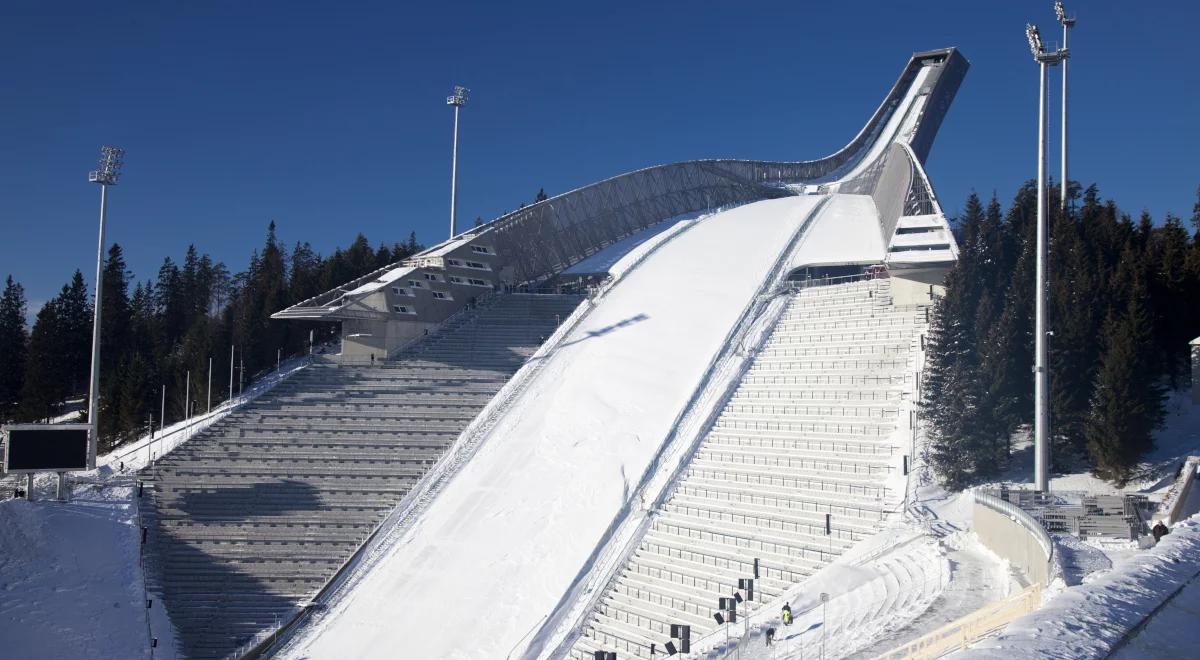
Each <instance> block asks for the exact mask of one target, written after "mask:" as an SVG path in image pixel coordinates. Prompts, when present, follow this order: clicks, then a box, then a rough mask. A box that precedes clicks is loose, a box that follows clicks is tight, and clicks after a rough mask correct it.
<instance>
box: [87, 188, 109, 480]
mask: <svg viewBox="0 0 1200 660" xmlns="http://www.w3.org/2000/svg"><path fill="white" fill-rule="evenodd" d="M107 212H108V186H107V185H105V184H103V183H102V184H100V238H99V240H98V241H97V243H96V306H95V308H94V309H93V310H92V374H91V378H90V380H89V381H88V425H89V426H91V427H92V428H91V436H92V437H91V439H90V441H89V442H88V467H95V465H96V448H97V446H98V445H99V444H100V308H101V303H102V298H103V295H104V286H103V285H104V279H103V278H104V216H105V214H106V213H107Z"/></svg>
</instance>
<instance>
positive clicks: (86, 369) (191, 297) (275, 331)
mask: <svg viewBox="0 0 1200 660" xmlns="http://www.w3.org/2000/svg"><path fill="white" fill-rule="evenodd" d="M422 249H423V248H422V246H421V245H419V244H418V243H417V240H416V234H415V233H410V234H409V237H408V240H407V241H406V242H403V243H395V244H393V245H392V246H390V247H389V246H387V245H384V244H380V245H379V247H378V248H372V247H371V244H370V243H369V242H368V241H367V239H366V237H364V236H363V235H362V234H359V235H358V236H357V238H355V240H354V242H353V243H351V245H350V246H349V247H348V248H346V249H344V250H343V249H341V248H338V249H336V250H335V251H334V252H333V254H331V255H329V256H328V257H322V256H321V255H320V254H318V253H317V252H316V251H314V250H313V248H312V246H311V245H310V244H309V243H306V242H305V243H301V242H298V243H296V244H295V245H294V246H293V247H292V249H291V251H290V253H289V252H287V251H286V248H285V246H283V245H281V244H280V242H279V240H278V239H277V237H276V235H275V223H274V222H271V223H270V225H269V226H268V228H267V237H266V241H265V243H264V244H263V246H262V248H261V249H258V250H255V251H254V253H253V254H252V255H251V257H250V261H249V264H248V265H247V267H246V269H245V270H243V271H240V272H237V273H231V272H230V271H229V269H228V268H227V267H226V266H225V265H224V264H223V263H221V262H218V261H214V260H213V259H212V258H211V257H210V256H209V255H207V254H201V253H200V252H199V251H198V250H197V249H196V247H195V246H194V245H190V246H188V248H187V251H186V252H185V254H184V255H183V258H182V260H181V261H180V262H176V261H175V260H173V259H172V258H170V257H167V258H166V259H164V260H163V263H162V266H160V267H159V269H158V273H157V276H156V277H155V278H153V279H146V280H142V281H138V280H136V279H135V278H134V275H133V273H131V272H130V271H129V269H128V267H127V266H126V262H125V253H124V251H123V249H122V248H121V246H120V245H117V244H113V245H112V247H110V248H109V250H108V254H107V258H106V259H105V263H104V278H103V280H104V284H103V286H104V291H103V295H102V297H101V306H102V310H101V311H102V319H103V320H102V323H101V337H100V382H101V388H100V448H101V450H108V449H111V448H112V447H115V446H117V445H119V444H120V443H122V442H124V441H126V440H129V439H132V438H136V437H139V436H141V435H143V434H144V433H145V432H146V429H147V426H148V424H149V421H150V419H151V418H152V417H153V422H154V425H155V426H158V425H159V424H160V423H163V422H164V421H165V423H166V424H171V423H173V422H176V421H179V420H181V419H184V418H185V417H187V414H186V411H185V410H184V405H185V398H186V399H187V400H190V401H192V402H197V404H198V405H195V406H194V407H193V411H195V412H203V411H204V410H205V409H206V407H207V404H208V401H207V393H208V382H207V379H208V372H209V359H210V358H211V359H212V364H213V367H212V371H213V388H212V404H213V405H214V406H215V405H217V404H218V403H220V402H222V401H224V400H225V399H226V398H227V397H228V393H229V392H228V389H227V384H228V381H227V379H228V378H229V359H230V357H229V356H230V348H231V347H233V349H234V351H235V353H236V356H237V357H236V366H237V369H238V371H239V372H240V373H239V374H238V376H237V378H236V379H237V380H238V381H239V383H238V384H240V382H241V381H243V380H244V381H245V382H250V380H252V379H254V378H256V377H257V376H259V375H261V374H263V373H264V372H267V371H269V370H271V369H274V368H275V364H276V359H277V356H278V355H283V356H290V355H294V354H297V353H300V352H302V351H307V349H308V342H309V332H310V330H311V331H315V332H316V337H317V339H318V340H320V339H323V338H327V337H329V336H330V335H331V334H332V332H334V331H335V327H334V326H332V325H331V324H328V323H326V324H322V323H315V322H313V323H309V322H296V321H288V322H282V321H271V320H270V316H271V314H273V313H275V312H277V311H279V310H281V309H283V308H285V307H287V306H289V305H291V304H294V303H297V302H300V301H303V300H306V299H308V298H311V297H313V296H315V295H318V294H320V293H322V292H324V291H327V290H329V289H332V288H334V287H336V286H338V285H340V284H344V283H345V282H348V281H350V280H353V279H355V278H357V277H360V276H362V275H365V274H367V273H370V272H372V271H374V270H376V269H378V268H382V267H383V266H386V265H388V264H390V263H393V262H395V261H399V260H401V259H404V258H406V257H408V256H410V255H412V254H414V253H416V252H419V251H420V250H422ZM131 287H132V288H131ZM27 306H28V302H27V301H26V298H25V292H24V288H23V287H22V286H21V284H20V283H18V282H16V281H14V280H13V278H12V276H11V275H9V276H8V278H7V279H6V281H5V285H4V291H3V293H2V294H0V420H2V421H8V422H14V421H26V422H28V421H46V420H49V419H50V418H53V417H56V416H60V415H61V414H62V413H63V410H64V406H65V404H66V402H67V401H68V400H71V399H75V398H80V399H84V400H85V401H84V406H85V409H84V410H83V411H81V412H80V413H79V419H80V420H86V418H87V411H86V404H87V402H86V398H87V389H88V380H89V375H90V370H91V342H92V307H93V299H92V297H91V296H90V295H89V293H88V290H87V285H86V283H85V282H84V279H83V275H82V273H80V271H78V270H76V271H75V273H74V275H73V276H72V277H71V279H70V281H69V282H68V283H67V284H65V285H64V286H63V288H62V290H61V292H60V293H59V294H58V295H57V296H55V297H54V298H53V299H51V300H50V301H48V302H46V304H45V305H43V306H42V308H41V309H40V310H38V312H37V315H36V317H35V320H34V322H33V326H32V328H30V327H28V324H27V323H26V312H27ZM189 371H190V372H191V379H190V392H189V393H187V395H186V396H185V383H187V381H188V378H187V374H188V372H189ZM164 385H165V386H166V396H167V401H166V419H165V420H160V419H159V417H160V406H161V399H160V397H161V396H162V387H163V386H164ZM237 390H238V387H236V386H235V388H234V393H235V395H236V393H237Z"/></svg>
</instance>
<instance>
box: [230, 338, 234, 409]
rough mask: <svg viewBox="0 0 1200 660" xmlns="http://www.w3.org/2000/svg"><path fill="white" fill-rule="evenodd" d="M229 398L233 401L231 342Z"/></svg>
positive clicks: (231, 352) (231, 345)
mask: <svg viewBox="0 0 1200 660" xmlns="http://www.w3.org/2000/svg"><path fill="white" fill-rule="evenodd" d="M229 400H230V401H233V344H230V345H229Z"/></svg>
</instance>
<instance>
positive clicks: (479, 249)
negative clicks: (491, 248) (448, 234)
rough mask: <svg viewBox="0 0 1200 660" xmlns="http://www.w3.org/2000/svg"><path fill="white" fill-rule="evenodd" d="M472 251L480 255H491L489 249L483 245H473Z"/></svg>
mask: <svg viewBox="0 0 1200 660" xmlns="http://www.w3.org/2000/svg"><path fill="white" fill-rule="evenodd" d="M471 251H472V252H478V253H479V254H488V253H489V252H488V249H487V248H486V247H484V246H482V245H472V246H471Z"/></svg>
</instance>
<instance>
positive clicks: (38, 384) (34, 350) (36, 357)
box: [21, 297, 71, 421]
mask: <svg viewBox="0 0 1200 660" xmlns="http://www.w3.org/2000/svg"><path fill="white" fill-rule="evenodd" d="M61 307H62V303H61V300H60V298H57V297H56V298H54V299H53V300H51V301H49V302H47V303H46V304H45V305H43V306H42V308H41V309H40V310H38V313H37V318H36V319H35V320H34V322H33V330H32V331H31V332H30V333H29V351H28V353H27V356H26V360H25V377H24V379H23V383H22V386H21V409H22V411H23V416H24V417H26V418H27V419H33V420H41V421H45V420H47V419H49V418H50V417H53V416H55V415H57V414H58V411H59V409H60V407H61V405H62V402H63V401H64V400H65V399H66V398H67V395H68V394H70V393H71V390H70V387H69V385H68V383H69V382H70V376H69V373H68V372H69V366H68V364H67V361H66V360H65V359H64V357H63V350H62V346H63V342H64V341H65V339H66V332H65V326H64V321H63V316H62V313H61Z"/></svg>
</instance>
